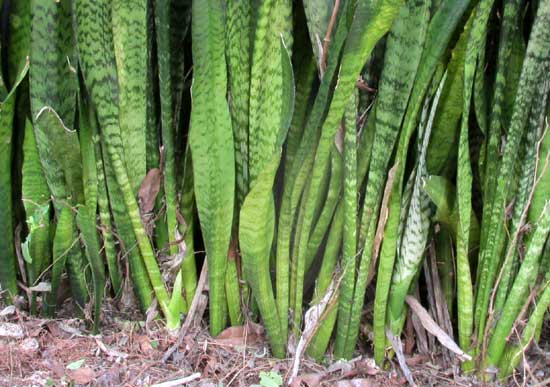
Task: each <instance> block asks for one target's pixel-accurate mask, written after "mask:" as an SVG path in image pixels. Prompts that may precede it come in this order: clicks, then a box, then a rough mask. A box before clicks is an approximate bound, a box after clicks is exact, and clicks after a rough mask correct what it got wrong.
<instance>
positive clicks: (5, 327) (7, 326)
mask: <svg viewBox="0 0 550 387" xmlns="http://www.w3.org/2000/svg"><path fill="white" fill-rule="evenodd" d="M24 336H25V333H24V332H23V328H21V326H20V325H19V324H13V323H0V337H9V338H12V339H21V338H23V337H24Z"/></svg>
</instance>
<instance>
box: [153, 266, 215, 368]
mask: <svg viewBox="0 0 550 387" xmlns="http://www.w3.org/2000/svg"><path fill="white" fill-rule="evenodd" d="M207 280H208V265H207V264H206V262H204V264H203V265H202V270H201V275H200V277H199V282H198V283H197V289H196V290H195V296H194V297H193V301H192V302H191V307H190V308H189V313H188V314H187V317H186V318H185V322H184V323H183V325H182V326H181V329H180V331H179V333H178V338H177V340H176V342H175V343H174V345H172V346H171V347H170V348H169V349H168V350H167V351H166V352H165V353H164V356H162V363H166V362H167V361H168V359H170V357H172V355H173V354H174V352H176V350H177V349H178V348H179V346H180V345H181V344H182V343H183V338H184V337H185V335H186V334H187V331H188V330H189V327H190V326H191V323H192V322H193V320H194V319H195V314H196V313H197V311H198V308H199V305H200V304H201V302H200V301H201V298H202V292H203V290H204V289H205V287H206V282H207Z"/></svg>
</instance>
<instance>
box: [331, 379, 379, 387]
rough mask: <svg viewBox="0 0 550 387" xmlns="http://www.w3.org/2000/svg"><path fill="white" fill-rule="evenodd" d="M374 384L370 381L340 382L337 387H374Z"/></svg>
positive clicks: (353, 380)
mask: <svg viewBox="0 0 550 387" xmlns="http://www.w3.org/2000/svg"><path fill="white" fill-rule="evenodd" d="M373 386H374V383H373V382H372V381H370V380H369V379H352V380H340V381H339V382H337V383H336V387H373Z"/></svg>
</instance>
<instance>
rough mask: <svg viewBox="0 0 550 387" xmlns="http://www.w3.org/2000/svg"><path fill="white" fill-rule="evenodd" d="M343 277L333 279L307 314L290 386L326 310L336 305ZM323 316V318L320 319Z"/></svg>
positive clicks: (293, 363)
mask: <svg viewBox="0 0 550 387" xmlns="http://www.w3.org/2000/svg"><path fill="white" fill-rule="evenodd" d="M341 279H342V275H340V276H338V277H336V278H333V279H332V282H331V283H330V285H329V287H328V289H327V290H326V292H325V294H324V295H323V297H322V298H321V300H319V302H318V303H316V304H314V305H313V306H311V307H310V308H309V309H308V311H307V312H306V314H305V317H304V321H305V324H304V331H303V332H302V335H301V337H300V341H299V342H298V345H297V346H296V353H295V354H294V360H293V361H292V372H291V373H290V377H289V380H288V384H289V385H290V384H292V382H293V381H294V378H296V376H297V375H298V370H299V368H300V360H301V358H302V353H303V352H304V350H305V349H306V347H307V345H308V343H309V341H310V340H311V339H312V338H313V336H314V335H315V333H316V332H317V330H318V329H319V326H320V324H322V322H323V321H324V318H322V317H323V315H324V314H325V310H326V309H327V308H329V307H330V305H331V304H335V302H334V301H335V299H336V297H337V294H338V293H337V289H338V288H339V284H340V281H341ZM320 316H321V318H319V317H320Z"/></svg>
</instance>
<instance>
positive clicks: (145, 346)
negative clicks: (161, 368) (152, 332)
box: [136, 335, 154, 356]
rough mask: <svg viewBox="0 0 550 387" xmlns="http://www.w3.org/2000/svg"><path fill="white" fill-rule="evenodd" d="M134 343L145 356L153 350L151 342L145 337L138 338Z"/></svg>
mask: <svg viewBox="0 0 550 387" xmlns="http://www.w3.org/2000/svg"><path fill="white" fill-rule="evenodd" d="M136 341H137V342H138V344H139V350H140V351H141V352H142V353H143V354H144V355H146V356H148V355H150V354H151V353H153V352H154V348H153V346H152V345H151V341H150V340H149V338H148V337H147V336H141V335H140V336H138V337H137V338H136Z"/></svg>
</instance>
